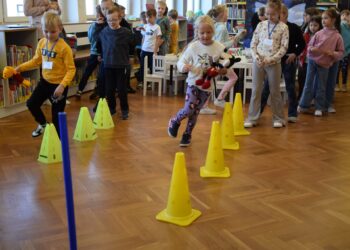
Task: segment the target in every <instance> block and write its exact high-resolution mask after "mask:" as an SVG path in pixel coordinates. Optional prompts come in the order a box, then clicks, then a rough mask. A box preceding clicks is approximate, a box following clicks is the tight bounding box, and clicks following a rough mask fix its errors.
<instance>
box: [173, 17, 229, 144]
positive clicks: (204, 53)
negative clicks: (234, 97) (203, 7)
mask: <svg viewBox="0 0 350 250" xmlns="http://www.w3.org/2000/svg"><path fill="white" fill-rule="evenodd" d="M214 33H215V27H214V22H213V20H212V19H211V18H210V17H209V16H201V17H198V18H197V20H196V23H195V37H196V39H195V40H194V41H193V42H192V43H190V44H189V46H188V48H187V49H186V50H185V52H184V53H183V54H182V56H181V58H180V60H179V62H178V63H177V67H178V69H179V71H180V72H183V73H187V72H188V77H187V83H188V87H187V91H186V99H185V106H184V108H183V109H181V110H179V112H178V113H177V114H176V115H175V116H174V117H172V118H171V119H170V121H169V127H168V134H169V136H171V137H174V138H176V136H177V133H178V129H179V127H180V124H181V121H182V120H183V119H185V118H188V121H187V127H186V130H185V132H184V134H183V135H182V139H181V142H180V146H181V147H187V146H189V145H190V143H191V137H192V130H193V128H194V127H195V125H196V122H197V118H198V114H199V110H200V109H201V107H202V106H203V105H204V103H205V102H206V101H207V99H208V97H209V96H210V94H211V92H212V88H211V86H210V87H209V88H207V89H203V88H202V87H201V86H198V85H196V81H197V80H199V79H202V76H203V74H204V71H205V70H206V69H207V68H208V67H210V61H212V60H213V58H219V57H220V55H221V53H222V52H223V51H224V48H225V47H224V46H223V45H222V44H221V43H219V42H217V41H214V40H213V36H214ZM226 71H227V70H226V69H220V70H219V74H220V75H223V74H226Z"/></svg>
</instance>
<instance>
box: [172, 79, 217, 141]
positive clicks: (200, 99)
mask: <svg viewBox="0 0 350 250" xmlns="http://www.w3.org/2000/svg"><path fill="white" fill-rule="evenodd" d="M210 94H211V92H206V91H203V90H200V89H198V88H197V87H196V86H193V85H192V86H188V87H187V90H186V99H185V106H184V108H183V109H181V110H180V111H179V112H177V114H176V116H175V117H174V118H173V120H174V121H176V122H177V123H178V124H180V123H181V121H182V120H183V119H185V118H186V117H188V122H187V127H186V131H185V134H189V135H191V134H192V130H193V128H194V126H195V125H196V122H197V118H198V115H199V111H200V109H201V108H202V107H203V105H204V103H205V102H206V101H207V99H208V98H209V96H210Z"/></svg>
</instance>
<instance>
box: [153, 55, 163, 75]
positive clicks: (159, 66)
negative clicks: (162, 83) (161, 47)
mask: <svg viewBox="0 0 350 250" xmlns="http://www.w3.org/2000/svg"><path fill="white" fill-rule="evenodd" d="M152 74H162V75H163V74H165V59H164V56H158V55H153V66H152Z"/></svg>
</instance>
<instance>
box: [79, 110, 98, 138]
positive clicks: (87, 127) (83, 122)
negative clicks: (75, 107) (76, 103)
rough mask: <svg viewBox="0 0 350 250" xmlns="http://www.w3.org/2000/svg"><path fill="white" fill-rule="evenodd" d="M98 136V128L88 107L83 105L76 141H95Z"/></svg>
mask: <svg viewBox="0 0 350 250" xmlns="http://www.w3.org/2000/svg"><path fill="white" fill-rule="evenodd" d="M96 138H97V134H96V130H95V128H94V125H93V123H92V120H91V116H90V113H89V110H88V109H87V107H81V108H80V113H79V118H78V122H77V126H76V127H75V131H74V136H73V139H74V140H76V141H81V142H83V141H93V140H95V139H96Z"/></svg>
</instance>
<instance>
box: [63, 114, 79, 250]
mask: <svg viewBox="0 0 350 250" xmlns="http://www.w3.org/2000/svg"><path fill="white" fill-rule="evenodd" d="M58 118H59V125H60V136H61V145H62V158H63V174H64V186H65V191H66V208H67V218H68V233H69V245H70V249H71V250H77V235H76V232H75V217H74V199H73V185H72V174H71V169H70V157H69V140H68V130H67V117H66V113H65V112H60V113H59V114H58Z"/></svg>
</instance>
